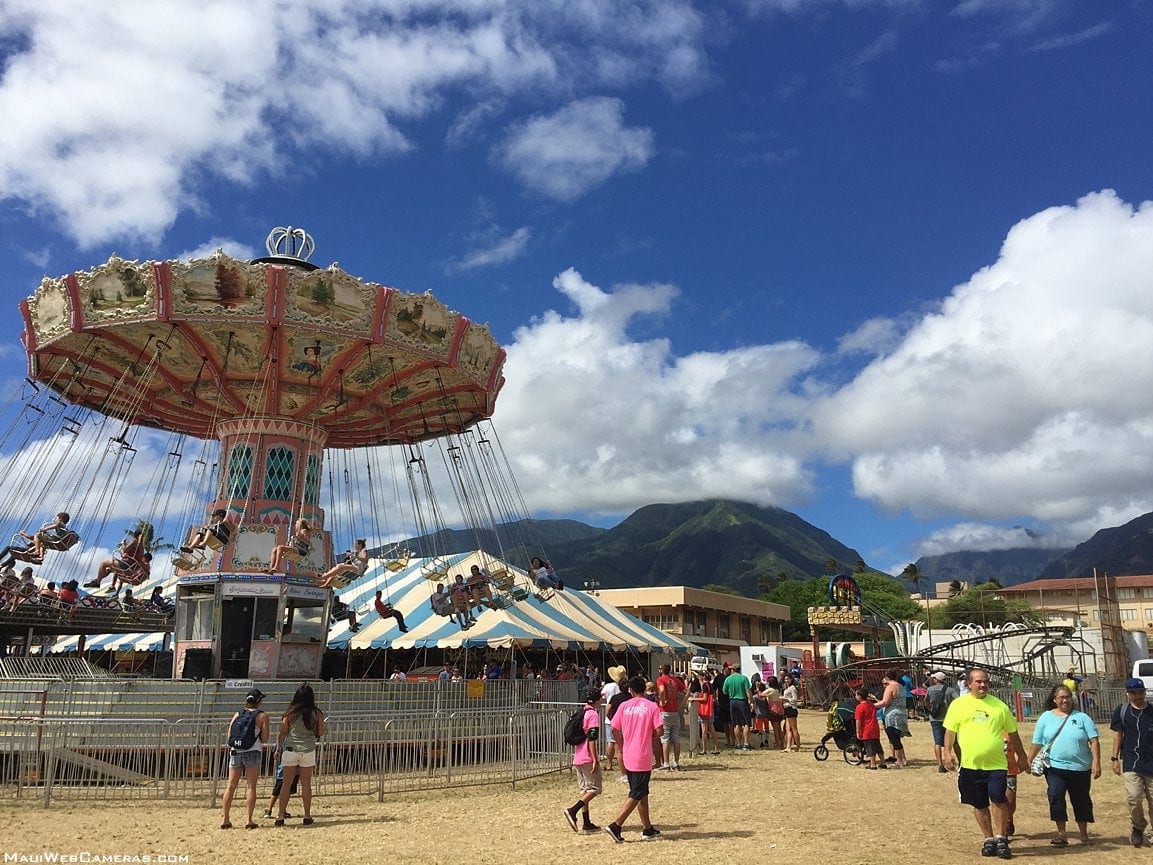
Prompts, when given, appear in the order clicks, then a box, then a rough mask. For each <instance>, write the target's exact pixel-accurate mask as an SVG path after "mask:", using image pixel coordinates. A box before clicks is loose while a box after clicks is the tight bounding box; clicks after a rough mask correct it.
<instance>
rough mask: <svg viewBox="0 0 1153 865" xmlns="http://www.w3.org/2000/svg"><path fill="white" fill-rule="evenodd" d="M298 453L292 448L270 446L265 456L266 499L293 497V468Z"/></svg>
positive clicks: (287, 499)
mask: <svg viewBox="0 0 1153 865" xmlns="http://www.w3.org/2000/svg"><path fill="white" fill-rule="evenodd" d="M295 465H296V454H295V453H294V452H293V451H292V449H291V448H284V447H275V448H269V449H268V454H267V455H266V456H265V458H264V497H265V498H266V499H280V500H281V501H290V500H291V499H292V470H293V467H294V466H295Z"/></svg>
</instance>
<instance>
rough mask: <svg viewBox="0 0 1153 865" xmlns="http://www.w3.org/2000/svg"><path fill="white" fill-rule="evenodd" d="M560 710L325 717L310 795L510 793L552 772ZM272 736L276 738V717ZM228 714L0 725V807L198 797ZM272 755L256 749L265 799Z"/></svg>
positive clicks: (210, 788) (216, 788)
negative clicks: (493, 787)
mask: <svg viewBox="0 0 1153 865" xmlns="http://www.w3.org/2000/svg"><path fill="white" fill-rule="evenodd" d="M567 714H568V712H567V711H566V710H565V709H563V708H561V707H560V706H551V707H529V708H525V709H520V710H516V711H508V710H495V709H494V710H470V711H464V710H457V711H453V712H440V713H433V714H432V715H429V714H404V715H392V716H390V717H387V718H385V717H380V718H365V717H363V716H355V717H354V716H345V717H341V716H330V717H328V718H327V719H326V726H327V732H326V735H325V737H324V738H323V739H322V740H321V742H320V743H319V744H318V749H317V771H316V774H315V775H314V776H313V777H314V780H313V783H314V790H315V791H316V793H317V795H376V796H377V797H378V798H379V799H383V797H384V795H385V794H386V793H387V792H399V791H406V790H422V789H435V788H443V787H450V786H452V787H455V786H460V785H463V784H471V785H481V784H510V785H515V783H516V782H517V781H518V780H523V779H526V778H530V777H535V776H539V775H544V774H549V773H553V772H558V771H562V770H564V769H565V768H567V767H568V765H569V757H568V753H569V749H568V747H567V746H566V745H565V744H564V742H563V739H562V735H561V731H562V728H563V726H564V720H565V718H566V717H567ZM271 720H272V721H273V723H272V725H271V730H270V732H271V734H272V736H273V741H275V735H276V729H277V728H276V724H275V719H271ZM227 723H228V718H227V717H219V718H196V719H181V720H177V721H168V720H165V719H130V720H126V719H115V718H114V719H105V720H100V719H91V718H66V719H63V718H41V717H37V718H0V798H5V797H9V796H11V797H14V798H18V799H25V800H28V801H40V802H42V803H43V804H44V805H45V806H48V805H49V804H51V803H52V802H53V801H84V800H87V801H133V800H160V799H179V800H202V801H204V802H205V803H206V804H212V805H214V804H215V803H216V802H217V801H218V799H219V797H220V796H222V795H223V792H224V789H225V785H226V784H227V778H228V748H227V747H226V745H225V737H226V732H227V729H226V728H227ZM275 759H276V755H275V753H274V750H273V747H272V746H271V745H269V746H268V747H266V748H265V751H264V763H263V765H262V768H261V782H260V784H261V790H260V791H259V794H258V795H261V796H267V795H271V787H272V784H273V783H274V779H275V775H276V768H277V767H276V762H275Z"/></svg>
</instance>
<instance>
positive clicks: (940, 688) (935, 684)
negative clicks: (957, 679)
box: [925, 670, 958, 775]
mask: <svg viewBox="0 0 1153 865" xmlns="http://www.w3.org/2000/svg"><path fill="white" fill-rule="evenodd" d="M929 680H930V681H931V682H932V684H931V685H929V687H928V688H926V689H925V711H926V712H928V713H929V728H930V729H931V730H932V731H933V756H934V757H936V758H937V771H938V772H940V773H941V774H942V775H944V774H946V773H947V772H948V771H949V770H948V769H946V768H945V713H946V712H947V711H949V705H950V704H951V703H952V702H953V701H954V700H956V699H957V696H958V694H957V689H956V688H955V687H953V685H952V684H950V682H949V677H948V676H946V675H945V674H944V673H942V672H940V671H939V670H938V671H937V672H936V673H933V674H932V675H931V676H930V677H929Z"/></svg>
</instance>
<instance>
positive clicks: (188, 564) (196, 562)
mask: <svg viewBox="0 0 1153 865" xmlns="http://www.w3.org/2000/svg"><path fill="white" fill-rule="evenodd" d="M203 564H204V556H199V557H198V558H193V557H192V556H191V555H189V554H187V553H179V554H178V555H176V556H174V557H173V559H172V566H173V567H174V568H176V569H178V570H181V571H194V570H196V569H197V568H199V567H200V566H201V565H203Z"/></svg>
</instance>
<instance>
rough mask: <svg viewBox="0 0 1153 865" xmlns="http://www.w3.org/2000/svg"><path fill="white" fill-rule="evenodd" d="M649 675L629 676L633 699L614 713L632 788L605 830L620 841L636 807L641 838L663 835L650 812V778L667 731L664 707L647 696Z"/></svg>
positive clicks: (624, 762) (622, 759)
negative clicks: (655, 744) (655, 745)
mask: <svg viewBox="0 0 1153 865" xmlns="http://www.w3.org/2000/svg"><path fill="white" fill-rule="evenodd" d="M644 694H645V677H644V676H633V677H632V678H631V679H629V699H628V700H626V701H625V702H624V703H622V704H621V705H620V708H618V709H617V711H616V712H615V713H614V714H613V730H615V731H616V732H617V734H618V737H617V740H618V741H619V742H620V743H621V765H622V766H624V769H625V772H626V773H627V776H628V783H629V792H628V796H627V797H626V798H625V801H624V804H623V805H622V806H621V810H620V813H619V814H618V815H617V818H616V819H615V820H613V822H611V823H609V825H607V826H605V831H606V832H607V833H608V834H609V836H610V837H611V838H612V839H613V840H614V841H615V842H617V843H618V844H623V843H624V840H625V839H624V836H623V835H622V834H621V827H622V826H624V824H625V821H626V820H627V819H628V818H629V815H630V814H632V813H633V811H634V810H635V811H637V813H638V814H640V818H641V826H642V831H641V838H642V839H644V840H645V841H651V840H652V839H654V838H659V837H660V834H661V833H660V830H658V829H657V828H656V827H655V826H653V823H652V820H651V818H650V816H649V782H650V781H651V780H652V774H653V748H652V743H653V741H654V740H655V739H658V738H659V737H660V735H661V734H662V733H663V732H664V728H663V726H662V725H661V710H660V707H659V706H657V704H656V703H655V702H652V701H650V700H646V699H645V696H644Z"/></svg>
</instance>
